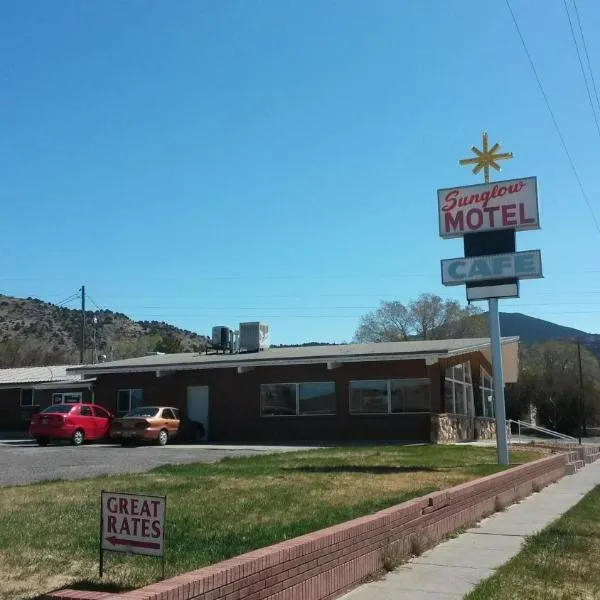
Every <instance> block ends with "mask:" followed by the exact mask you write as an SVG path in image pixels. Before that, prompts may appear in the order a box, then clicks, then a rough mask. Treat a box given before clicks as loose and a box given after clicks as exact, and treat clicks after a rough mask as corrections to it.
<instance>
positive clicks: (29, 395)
mask: <svg viewBox="0 0 600 600" xmlns="http://www.w3.org/2000/svg"><path fill="white" fill-rule="evenodd" d="M21 406H33V390H21Z"/></svg>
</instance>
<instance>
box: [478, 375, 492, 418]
mask: <svg viewBox="0 0 600 600" xmlns="http://www.w3.org/2000/svg"><path fill="white" fill-rule="evenodd" d="M484 375H485V377H487V378H488V379H489V380H490V385H491V387H486V386H484V384H483V382H484ZM479 377H480V380H479V392H480V396H481V408H482V409H483V412H484V413H486V409H487V406H488V404H490V402H489V400H488V398H489V397H491V398H492V402H491V406H490V407H489V408H490V410H491V412H492V414H491V416H488V415H487V414H483V415H480V416H481V417H484V418H486V419H493V418H494V379H493V378H492V376H491V375H490V374H489V373H488V372H487V371H486V370H485V369H484V367H483V365H479ZM486 391H488V392H489V393H488V394H487V395H486V394H485V392H486Z"/></svg>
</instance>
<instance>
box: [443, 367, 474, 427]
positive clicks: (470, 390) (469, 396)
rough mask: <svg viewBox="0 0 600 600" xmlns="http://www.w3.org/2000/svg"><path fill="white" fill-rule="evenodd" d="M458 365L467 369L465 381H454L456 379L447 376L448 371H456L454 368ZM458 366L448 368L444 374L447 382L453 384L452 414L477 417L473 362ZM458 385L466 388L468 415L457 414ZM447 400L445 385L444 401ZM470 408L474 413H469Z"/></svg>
mask: <svg viewBox="0 0 600 600" xmlns="http://www.w3.org/2000/svg"><path fill="white" fill-rule="evenodd" d="M458 364H460V365H462V366H463V368H464V369H465V381H460V380H458V379H454V377H448V375H447V373H448V369H454V367H456V366H458ZM458 364H456V365H452V366H451V367H446V370H445V372H444V378H445V381H449V382H450V383H452V412H451V413H450V414H453V415H465V416H467V417H474V416H476V415H475V403H474V396H473V374H472V373H471V361H467V362H464V363H458ZM467 375H468V379H469V382H468V383H467V381H466V379H467ZM457 385H462V386H464V388H465V395H466V398H465V406H466V408H467V412H466V413H457V412H456V386H457ZM445 398H446V384H445V383H444V401H445ZM469 407H470V409H471V411H472V412H469ZM446 410H448V407H446Z"/></svg>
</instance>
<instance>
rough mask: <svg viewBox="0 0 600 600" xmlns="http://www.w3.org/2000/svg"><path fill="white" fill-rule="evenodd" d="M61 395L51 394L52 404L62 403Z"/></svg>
mask: <svg viewBox="0 0 600 600" xmlns="http://www.w3.org/2000/svg"><path fill="white" fill-rule="evenodd" d="M62 401H63V395H62V394H52V404H62Z"/></svg>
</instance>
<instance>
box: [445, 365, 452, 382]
mask: <svg viewBox="0 0 600 600" xmlns="http://www.w3.org/2000/svg"><path fill="white" fill-rule="evenodd" d="M446 379H454V367H448V368H447V369H446Z"/></svg>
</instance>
